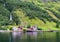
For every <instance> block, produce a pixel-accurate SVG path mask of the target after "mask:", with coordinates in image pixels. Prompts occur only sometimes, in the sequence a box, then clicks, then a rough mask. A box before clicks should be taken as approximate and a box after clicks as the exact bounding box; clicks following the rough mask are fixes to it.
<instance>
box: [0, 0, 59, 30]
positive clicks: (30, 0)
mask: <svg viewBox="0 0 60 42" xmlns="http://www.w3.org/2000/svg"><path fill="white" fill-rule="evenodd" d="M18 25H25V27H29V26H32V25H37V26H38V28H40V29H43V30H48V29H49V28H51V29H52V30H59V29H60V0H0V29H6V28H12V27H13V26H18ZM4 27H5V28H4Z"/></svg>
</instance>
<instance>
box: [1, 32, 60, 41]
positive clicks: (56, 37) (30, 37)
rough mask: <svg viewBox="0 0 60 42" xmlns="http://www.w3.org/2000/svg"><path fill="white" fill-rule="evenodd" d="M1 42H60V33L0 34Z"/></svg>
mask: <svg viewBox="0 0 60 42" xmlns="http://www.w3.org/2000/svg"><path fill="white" fill-rule="evenodd" d="M0 42H60V32H25V33H23V32H10V33H0Z"/></svg>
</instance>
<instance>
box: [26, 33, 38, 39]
mask: <svg viewBox="0 0 60 42" xmlns="http://www.w3.org/2000/svg"><path fill="white" fill-rule="evenodd" d="M27 35H28V36H30V37H33V38H37V32H27Z"/></svg>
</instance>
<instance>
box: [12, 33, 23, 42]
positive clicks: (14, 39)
mask: <svg viewBox="0 0 60 42" xmlns="http://www.w3.org/2000/svg"><path fill="white" fill-rule="evenodd" d="M21 37H22V32H12V38H13V42H17V40H20V39H21Z"/></svg>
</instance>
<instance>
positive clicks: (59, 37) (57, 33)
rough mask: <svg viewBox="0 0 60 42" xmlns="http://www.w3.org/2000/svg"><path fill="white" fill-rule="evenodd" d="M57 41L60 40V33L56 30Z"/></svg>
mask: <svg viewBox="0 0 60 42" xmlns="http://www.w3.org/2000/svg"><path fill="white" fill-rule="evenodd" d="M56 42H60V34H59V32H56Z"/></svg>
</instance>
